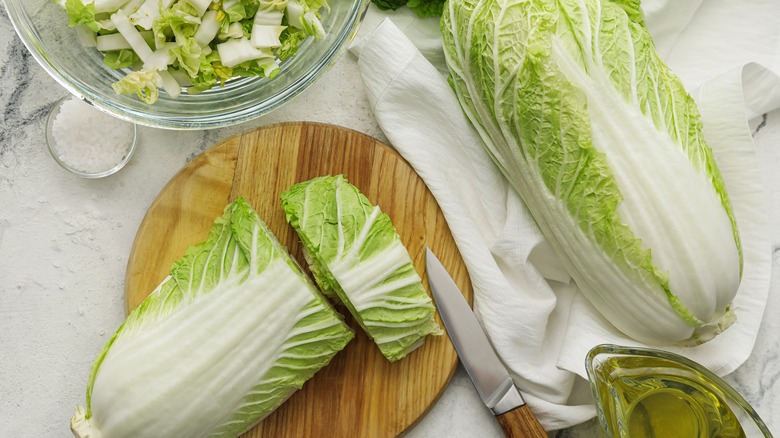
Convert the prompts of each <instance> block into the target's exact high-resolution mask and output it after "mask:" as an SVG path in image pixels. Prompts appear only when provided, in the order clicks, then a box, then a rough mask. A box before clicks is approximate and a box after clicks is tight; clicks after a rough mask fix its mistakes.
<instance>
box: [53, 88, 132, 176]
mask: <svg viewBox="0 0 780 438" xmlns="http://www.w3.org/2000/svg"><path fill="white" fill-rule="evenodd" d="M136 134H137V132H136V126H135V124H133V123H130V122H127V121H124V120H120V119H117V118H116V117H113V116H111V115H109V114H106V113H105V112H103V111H100V110H98V109H96V108H94V107H92V106H91V105H89V104H87V103H85V102H83V101H81V100H79V99H77V98H75V97H72V96H68V97H65V98H62V99H60V100H59V101H58V102H57V103H56V104H55V105H54V108H53V109H52V111H51V112H50V113H49V117H48V119H47V121H46V143H47V144H48V146H49V152H51V155H52V157H54V160H55V161H56V162H57V163H58V164H59V165H60V166H62V167H63V168H65V169H66V170H68V171H70V172H72V173H74V174H76V175H78V176H81V177H83V178H101V177H104V176H108V175H111V174H113V173H116V172H117V171H118V170H119V169H121V168H122V167H124V166H125V164H127V162H128V161H130V158H131V157H132V155H133V152H135V147H136Z"/></svg>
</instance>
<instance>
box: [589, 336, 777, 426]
mask: <svg viewBox="0 0 780 438" xmlns="http://www.w3.org/2000/svg"><path fill="white" fill-rule="evenodd" d="M597 348H598V347H597ZM618 348H620V347H618ZM624 351H630V352H632V353H636V352H637V351H638V350H635V349H634V350H628V349H627V350H624ZM651 351H654V350H651ZM659 353H661V354H660V355H658V354H650V355H644V354H601V355H596V354H594V352H591V354H589V355H588V357H589V360H588V375H589V378H590V380H591V387H592V388H593V393H594V396H595V397H596V398H597V408H598V414H599V420H600V422H601V424H602V427H603V429H604V430H605V432H606V433H607V436H614V437H630V438H676V437H680V438H709V437H712V438H715V437H717V438H742V437H751V436H771V434H769V432H768V430H766V429H765V426H764V425H763V422H762V421H761V420H760V418H758V417H757V415H754V414H755V412H754V411H752V408H750V407H749V406H748V405H747V402H745V401H744V399H742V398H741V397H740V396H739V394H737V393H736V392H735V391H734V390H733V389H731V387H729V386H728V385H726V383H725V382H723V381H722V380H721V379H720V378H718V377H717V376H715V375H714V374H712V373H711V372H709V371H707V370H706V369H703V368H701V367H699V366H698V364H695V363H693V362H690V361H688V360H687V359H685V358H681V357H680V358H676V357H675V355H671V354H670V353H666V352H659ZM737 398H738V399H739V400H738V401H736V402H735V400H736V399H737ZM745 406H747V409H748V410H749V412H748V411H746V410H745ZM756 419H757V422H758V423H760V424H759V425H758V427H757V425H756ZM743 424H744V425H746V427H747V430H748V432H749V433H746V430H745V428H743ZM761 426H763V427H761Z"/></svg>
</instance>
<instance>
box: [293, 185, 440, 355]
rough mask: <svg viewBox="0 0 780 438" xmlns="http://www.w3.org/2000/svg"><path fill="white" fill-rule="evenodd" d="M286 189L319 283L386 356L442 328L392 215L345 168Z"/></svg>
mask: <svg viewBox="0 0 780 438" xmlns="http://www.w3.org/2000/svg"><path fill="white" fill-rule="evenodd" d="M281 197H282V208H283V209H284V211H285V214H286V217H287V221H288V222H289V223H290V224H291V225H292V226H293V228H294V229H295V231H296V232H297V233H298V236H299V237H300V239H301V242H303V245H304V249H305V256H306V260H307V262H308V263H309V265H310V268H311V272H312V274H313V276H314V278H315V281H316V282H317V284H318V285H319V286H320V289H321V290H322V291H323V293H325V294H326V295H329V296H330V297H331V298H333V299H335V300H336V301H340V302H342V303H343V304H344V305H345V306H346V307H347V308H348V309H349V311H350V313H351V314H352V315H353V316H354V317H355V319H356V320H357V322H358V323H359V324H360V326H361V327H362V328H363V329H364V330H365V331H366V333H367V334H368V336H369V337H371V338H372V339H373V340H374V342H375V343H376V345H377V347H378V348H379V350H380V351H381V352H382V354H383V355H384V356H385V357H386V358H387V359H388V360H390V361H396V360H399V359H401V358H403V357H405V356H406V355H407V354H409V352H411V351H413V350H414V349H415V348H417V347H419V346H420V345H422V343H423V342H424V340H425V337H426V336H427V335H429V334H433V335H438V334H441V333H442V331H441V329H440V328H439V325H438V323H437V322H436V321H435V320H434V317H433V315H434V312H435V308H434V306H433V303H432V302H431V299H430V297H429V296H428V294H427V293H426V291H425V288H424V287H423V285H422V281H421V279H420V276H419V275H418V274H417V271H416V270H415V268H414V265H413V263H412V260H411V258H410V257H409V253H408V251H407V250H406V247H404V245H403V243H402V242H401V239H400V237H399V236H398V233H397V232H396V230H395V227H394V226H393V224H392V222H391V220H390V217H389V216H388V215H387V214H386V213H383V212H382V211H381V210H380V209H379V207H378V206H376V205H373V204H372V203H371V202H370V201H369V200H368V199H367V198H366V197H365V196H364V195H363V194H362V193H361V192H360V191H359V190H358V189H357V187H355V186H354V185H352V184H350V183H349V182H348V181H347V180H346V178H344V176H343V175H336V176H322V177H317V178H314V179H311V180H309V181H304V182H301V183H298V184H296V185H294V186H293V187H291V188H290V189H289V190H288V191H286V192H284V193H282V196H281Z"/></svg>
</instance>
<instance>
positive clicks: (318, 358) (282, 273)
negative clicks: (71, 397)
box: [71, 199, 354, 438]
mask: <svg viewBox="0 0 780 438" xmlns="http://www.w3.org/2000/svg"><path fill="white" fill-rule="evenodd" d="M353 336H354V334H353V332H352V331H351V330H350V329H349V328H348V327H347V326H346V325H345V324H344V322H343V321H342V318H341V317H340V315H339V314H338V313H336V312H335V311H334V310H333V308H332V307H331V306H330V305H329V304H328V303H327V300H325V298H324V297H322V296H321V295H320V294H319V292H318V291H317V290H316V288H315V286H314V285H313V284H312V283H311V281H310V280H308V277H307V276H306V275H305V274H304V273H303V272H302V271H301V269H300V268H299V267H298V265H297V264H296V263H295V262H294V261H293V260H292V259H291V258H290V257H289V255H288V254H287V252H286V250H285V249H284V248H283V247H282V246H281V245H280V244H279V243H278V242H277V241H276V238H275V237H274V236H273V234H272V233H271V232H270V230H268V228H267V227H266V225H265V224H264V223H263V222H262V220H260V218H259V217H258V215H257V213H256V212H255V211H254V210H253V209H252V208H251V207H250V206H249V205H248V204H247V203H246V202H245V201H244V200H243V199H238V200H236V201H235V202H233V203H231V204H230V205H228V206H227V207H226V209H225V212H224V215H223V216H221V217H219V218H217V219H216V220H215V222H214V225H213V227H212V229H211V231H210V232H209V234H208V238H207V239H206V241H205V242H203V243H201V244H198V245H196V246H193V247H191V248H189V249H188V250H187V252H186V254H185V255H184V256H183V257H182V258H181V259H179V260H178V261H176V262H175V263H174V265H173V267H172V268H171V270H170V275H169V276H168V277H167V278H166V279H165V280H164V281H163V282H162V283H161V284H160V285H159V286H158V287H157V288H156V289H155V290H154V291H153V292H152V293H151V295H149V297H148V298H147V299H146V300H145V301H144V302H143V303H142V304H141V305H140V306H139V307H138V308H136V309H135V310H134V311H133V312H132V313H130V315H129V316H128V317H127V319H126V320H125V322H124V323H123V324H122V325H121V326H120V327H119V329H118V330H117V331H116V333H114V335H113V336H112V337H111V339H110V340H109V342H108V343H107V344H106V345H105V347H104V348H103V350H102V351H101V352H100V353H99V354H98V357H97V359H96V360H95V362H94V364H93V366H92V371H91V374H90V376H89V381H88V385H87V403H86V408H85V409H84V408H79V409H77V412H76V415H74V417H73V418H72V420H71V428H72V430H73V431H74V434H75V435H76V436H77V437H82V438H83V437H88V436H91V437H95V436H105V437H112V438H122V437H141V436H148V437H152V436H156V437H182V438H184V437H196V436H198V437H235V436H237V435H239V434H241V433H243V432H244V431H246V430H248V429H249V428H250V427H252V426H253V425H254V424H255V423H257V422H258V421H260V420H261V419H263V418H264V417H265V416H267V415H268V414H270V413H271V412H272V411H273V410H274V409H276V408H277V407H278V406H279V405H281V404H282V403H283V402H284V401H285V400H286V399H287V398H288V397H289V396H290V395H291V394H292V393H293V392H295V391H296V390H297V389H299V388H301V387H302V385H303V384H304V382H306V381H307V380H308V379H309V378H311V377H312V376H313V375H314V373H315V372H317V371H318V370H319V369H320V368H322V367H323V366H325V365H326V364H327V363H328V362H329V361H330V360H331V358H332V357H333V356H334V355H335V354H336V353H337V352H338V351H340V350H342V349H343V348H344V346H345V345H346V344H347V343H348V342H349V341H350V340H351V339H352V338H353Z"/></svg>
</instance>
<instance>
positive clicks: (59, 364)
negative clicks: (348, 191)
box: [0, 4, 780, 438]
mask: <svg viewBox="0 0 780 438" xmlns="http://www.w3.org/2000/svg"><path fill="white" fill-rule="evenodd" d="M0 35H3V37H2V38H0V419H2V420H0V437H17V438H18V437H55V436H68V435H69V431H68V421H69V418H70V416H71V415H72V413H73V410H74V407H75V406H76V404H78V403H83V397H84V388H85V384H86V379H87V373H88V370H89V367H90V365H91V363H92V361H93V359H94V357H95V355H96V354H97V352H98V350H99V349H100V348H101V347H102V345H103V344H104V343H105V341H106V340H107V339H108V337H109V336H110V334H111V333H112V332H113V331H114V330H115V329H116V328H117V327H118V325H119V324H120V323H121V321H122V319H123V317H124V315H123V297H122V291H123V281H124V274H125V266H126V263H127V258H128V255H129V251H130V247H131V244H132V242H133V238H134V237H135V233H136V230H137V228H138V226H139V224H140V222H141V219H142V218H143V215H144V213H145V211H146V209H147V208H148V206H149V205H150V203H151V202H152V200H153V199H154V198H155V196H156V195H157V193H158V192H159V191H160V190H161V189H162V188H163V186H164V185H165V183H166V182H167V181H168V180H169V179H170V178H171V177H172V176H173V175H174V174H175V173H176V172H177V171H178V170H179V169H180V168H181V167H182V166H183V165H185V164H186V163H187V162H188V160H190V159H191V158H193V157H194V156H195V155H197V154H199V153H200V152H202V151H203V150H204V149H206V148H208V147H209V146H211V145H214V144H216V143H218V142H220V141H221V140H223V139H225V138H228V137H230V136H232V135H235V134H237V133H239V132H243V131H245V130H250V129H253V128H255V127H258V126H263V125H268V124H272V123H277V122H281V121H298V120H307V121H320V122H327V123H334V124H338V125H343V126H346V127H349V128H353V129H356V130H359V131H362V132H364V133H367V134H369V135H372V136H375V137H377V138H379V139H382V140H385V136H384V135H383V133H382V132H381V130H380V129H379V127H378V125H377V123H376V121H375V120H374V117H373V115H372V113H371V111H370V109H369V107H368V103H367V101H366V98H365V96H364V94H363V88H362V82H361V81H360V77H359V75H358V73H357V68H356V60H355V59H354V58H353V57H352V56H351V55H345V56H344V57H343V58H342V59H341V60H340V61H339V62H338V63H337V64H336V65H335V66H334V67H333V68H332V69H331V70H330V71H329V72H328V73H327V74H326V76H325V77H324V78H323V79H322V80H321V81H320V82H319V83H318V84H317V85H315V86H314V87H312V88H310V89H309V90H308V91H306V92H304V93H303V94H302V95H300V96H299V97H297V98H296V99H295V100H294V101H293V102H291V103H290V104H288V105H287V106H285V107H283V108H282V109H280V110H277V111H276V112H274V113H271V114H270V115H268V116H265V117H262V118H260V119H257V120H255V121H253V122H249V123H246V124H243V125H239V126H235V127H230V128H224V129H217V130H210V131H188V132H177V131H166V130H158V129H152V128H146V127H139V148H138V150H137V152H136V155H135V156H134V157H133V159H132V161H131V162H130V163H129V165H128V166H127V167H126V168H125V169H123V170H122V171H120V172H119V173H118V174H116V175H113V176H111V177H108V178H105V179H100V180H85V179H80V178H78V177H75V176H73V175H71V174H69V173H67V172H66V171H64V170H62V169H61V168H59V167H58V165H57V164H56V163H55V162H54V160H53V159H52V158H51V157H50V156H49V154H48V151H47V149H46V144H45V141H44V124H45V118H46V115H47V113H48V112H49V110H50V109H51V107H52V105H53V104H54V102H55V101H56V100H57V99H58V98H60V97H62V96H65V95H66V94H67V92H66V91H65V90H64V89H63V88H62V87H61V86H59V85H58V84H57V83H56V82H55V81H54V80H53V79H51V78H50V77H49V76H48V75H47V74H46V73H45V72H44V70H43V69H42V68H40V67H39V66H38V64H37V63H36V62H35V61H34V60H33V58H32V57H31V56H30V55H29V53H28V52H27V50H26V48H25V47H24V46H23V44H22V43H21V41H20V40H19V39H18V38H17V37H16V35H15V33H14V30H13V27H12V26H11V23H10V21H9V19H8V17H7V15H6V13H5V9H4V6H3V5H1V4H0ZM334 103H336V104H334ZM751 127H752V128H753V129H754V132H755V134H754V138H755V140H756V146H757V149H758V151H759V154H760V156H761V162H762V165H763V168H762V169H760V171H762V172H764V174H765V175H766V176H767V178H768V181H769V183H768V184H767V187H768V189H769V190H768V193H769V200H770V205H771V210H772V211H771V213H770V214H771V217H772V225H773V236H772V238H773V249H774V251H775V253H777V249H778V248H780V246H778V242H780V214H778V213H780V189H779V187H780V173H778V172H777V171H776V170H775V169H777V168H780V144H778V143H780V112H779V113H771V114H769V115H765V116H764V117H763V118H762V119H759V120H754V121H752V122H751ZM774 260H775V263H774V270H775V272H777V270H778V268H779V267H780V258H779V257H775V259H774ZM779 278H780V277H779ZM773 289H774V288H773ZM779 316H780V297H778V296H776V295H774V296H770V298H769V303H768V306H767V311H766V315H765V317H764V322H763V325H762V328H761V332H760V334H759V338H758V341H757V344H756V346H755V349H754V351H753V354H752V355H751V357H750V358H749V360H748V361H747V362H746V363H745V364H744V365H743V366H741V367H740V368H739V369H738V370H737V371H736V372H734V373H733V374H732V375H730V376H727V377H726V380H727V381H728V382H730V383H731V384H733V385H734V386H735V388H736V389H737V390H738V391H739V392H740V393H742V394H743V396H744V397H745V398H746V399H747V400H748V401H749V402H750V403H752V404H753V405H754V407H755V408H756V409H757V411H758V412H759V414H760V415H761V416H762V417H763V418H764V420H765V421H766V422H767V423H768V425H769V427H770V429H773V430H780V398H778V396H777V395H778V394H780V361H779V360H778V355H779V354H780V327H779V326H780V323H778V319H779V318H778V317H779ZM596 434H597V427H596V424H595V421H593V420H591V421H590V422H588V423H585V424H583V425H580V426H577V427H574V428H571V429H569V430H564V431H558V432H556V433H554V435H555V436H559V437H579V436H583V437H584V436H594V435H596ZM408 436H410V437H439V436H447V437H491V436H496V437H498V436H502V433H501V430H500V429H499V427H498V424H497V423H496V421H495V419H494V418H493V417H492V416H491V415H490V414H489V413H488V411H487V409H486V408H485V407H484V405H482V404H481V402H480V400H479V398H478V397H477V395H476V392H475V391H474V388H473V386H472V385H471V382H470V381H469V380H468V377H467V376H466V375H465V373H464V372H463V371H462V370H461V369H459V370H458V372H457V373H456V376H455V378H454V379H453V381H452V383H451V384H450V385H449V387H448V388H447V389H446V391H445V393H444V395H443V396H442V398H441V399H440V401H439V402H438V403H437V404H436V406H435V407H434V408H433V409H432V410H431V411H430V412H429V414H428V415H427V416H426V417H424V418H423V419H422V421H421V422H420V423H419V424H418V425H416V426H415V427H414V428H413V429H412V430H411V431H409V433H408Z"/></svg>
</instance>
